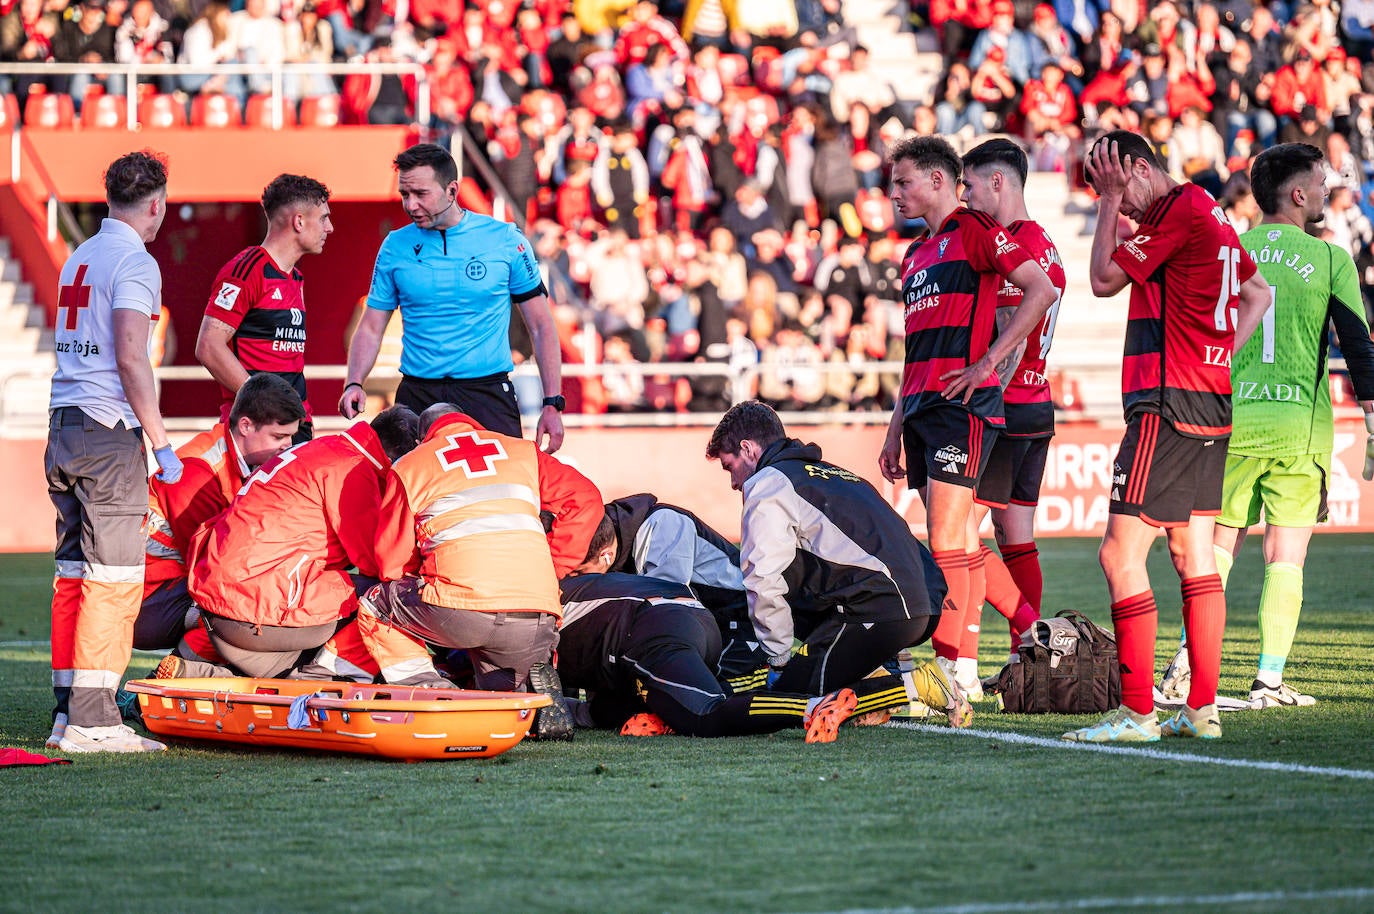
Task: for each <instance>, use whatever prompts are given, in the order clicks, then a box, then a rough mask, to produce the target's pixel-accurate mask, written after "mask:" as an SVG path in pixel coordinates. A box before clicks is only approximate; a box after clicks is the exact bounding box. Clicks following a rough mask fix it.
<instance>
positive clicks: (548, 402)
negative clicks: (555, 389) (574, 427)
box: [544, 394, 568, 413]
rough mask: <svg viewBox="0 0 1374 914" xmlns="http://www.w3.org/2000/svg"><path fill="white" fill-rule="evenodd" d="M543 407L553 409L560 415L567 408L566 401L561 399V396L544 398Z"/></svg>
mask: <svg viewBox="0 0 1374 914" xmlns="http://www.w3.org/2000/svg"><path fill="white" fill-rule="evenodd" d="M544 405H545V406H552V407H553V408H554V409H556V410H558V411H559V412H560V413H561V412H562V411H563V410H565V409H567V408H568V401H567V400H565V399H563V395H562V394H559V395H558V396H556V397H545V398H544Z"/></svg>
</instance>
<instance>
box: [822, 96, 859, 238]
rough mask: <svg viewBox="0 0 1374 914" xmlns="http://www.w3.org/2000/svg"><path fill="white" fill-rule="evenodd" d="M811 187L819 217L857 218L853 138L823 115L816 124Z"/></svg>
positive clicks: (846, 220)
mask: <svg viewBox="0 0 1374 914" xmlns="http://www.w3.org/2000/svg"><path fill="white" fill-rule="evenodd" d="M811 186H812V187H813V188H814V189H815V193H816V202H817V204H818V206H819V208H820V215H821V218H822V219H834V220H835V221H836V222H838V223H840V224H846V223H849V222H856V221H857V215H855V213H854V197H855V195H856V194H858V192H859V175H858V173H857V172H856V171H855V170H854V147H853V139H852V136H851V134H850V133H849V132H848V131H847V130H843V129H841V127H840V125H839V124H838V123H836V122H835V121H832V120H831V119H830V118H828V117H822V118H821V119H820V121H819V122H817V124H816V136H815V158H814V161H813V162H812V163H811ZM855 234H857V231H856V232H855Z"/></svg>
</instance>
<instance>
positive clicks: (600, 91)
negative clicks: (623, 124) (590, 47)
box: [573, 63, 625, 124]
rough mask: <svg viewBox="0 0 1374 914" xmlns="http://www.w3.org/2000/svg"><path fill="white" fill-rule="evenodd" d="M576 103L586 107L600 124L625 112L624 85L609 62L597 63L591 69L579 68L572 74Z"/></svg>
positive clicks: (615, 118)
mask: <svg viewBox="0 0 1374 914" xmlns="http://www.w3.org/2000/svg"><path fill="white" fill-rule="evenodd" d="M573 85H574V87H575V88H576V93H577V94H576V96H575V99H576V102H577V104H579V105H581V106H583V107H585V108H587V109H588V110H590V111H591V112H592V114H594V115H595V116H596V119H597V120H598V121H600V122H601V123H602V124H610V123H613V122H614V121H616V120H618V119H619V118H620V116H621V115H622V114H624V113H625V87H624V86H623V85H622V84H621V81H620V73H619V72H618V71H617V70H616V68H615V65H614V64H611V63H598V64H596V66H594V67H592V69H591V71H590V72H588V71H587V69H586V68H585V67H584V68H581V69H580V70H579V71H578V72H575V73H574V74H573Z"/></svg>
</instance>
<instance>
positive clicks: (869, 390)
mask: <svg viewBox="0 0 1374 914" xmlns="http://www.w3.org/2000/svg"><path fill="white" fill-rule="evenodd" d="M869 333H870V331H869V328H868V327H866V326H858V327H855V328H854V329H852V330H851V331H849V338H848V339H847V340H846V341H845V344H844V348H842V349H835V350H834V351H833V352H831V353H830V358H829V359H828V360H827V361H829V362H830V364H831V365H832V366H839V365H847V366H848V367H849V368H850V369H852V373H851V372H847V371H836V370H834V369H833V368H832V370H831V371H830V372H829V373H828V374H827V376H826V401H827V405H828V407H829V408H831V409H834V410H839V411H853V412H868V411H869V410H876V409H880V408H882V407H881V403H880V398H881V396H882V381H881V379H880V378H879V376H878V372H877V371H875V370H873V368H872V364H873V360H872V359H870V357H869V354H868V351H867V344H868V339H869Z"/></svg>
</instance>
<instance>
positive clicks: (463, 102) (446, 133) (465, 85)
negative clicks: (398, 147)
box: [425, 38, 473, 144]
mask: <svg viewBox="0 0 1374 914" xmlns="http://www.w3.org/2000/svg"><path fill="white" fill-rule="evenodd" d="M425 78H426V79H427V80H428V81H429V105H430V126H431V127H433V128H435V129H436V130H438V132H439V134H440V135H441V137H442V138H443V142H444V143H445V144H447V143H448V141H449V140H448V138H449V137H450V136H452V134H453V132H454V131H455V130H457V129H458V125H459V124H461V123H462V122H463V120H464V118H465V116H466V115H467V112H468V109H469V108H471V107H472V100H473V89H472V78H471V77H470V76H468V71H467V67H465V66H463V65H462V64H461V63H459V62H458V46H457V45H456V44H455V43H454V42H452V41H450V40H448V39H446V38H440V39H439V40H437V41H435V42H434V55H433V56H432V57H431V58H430V62H429V65H428V66H427V67H426V68H425Z"/></svg>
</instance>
